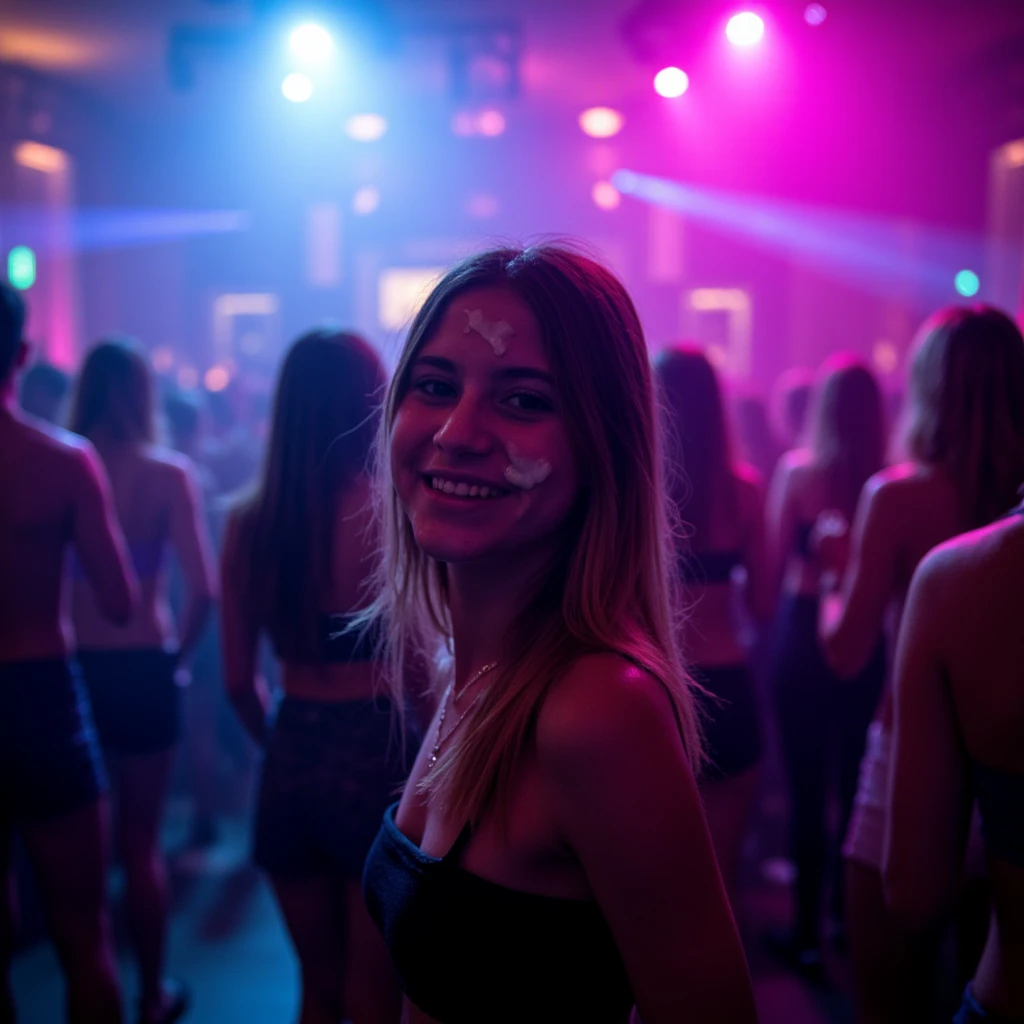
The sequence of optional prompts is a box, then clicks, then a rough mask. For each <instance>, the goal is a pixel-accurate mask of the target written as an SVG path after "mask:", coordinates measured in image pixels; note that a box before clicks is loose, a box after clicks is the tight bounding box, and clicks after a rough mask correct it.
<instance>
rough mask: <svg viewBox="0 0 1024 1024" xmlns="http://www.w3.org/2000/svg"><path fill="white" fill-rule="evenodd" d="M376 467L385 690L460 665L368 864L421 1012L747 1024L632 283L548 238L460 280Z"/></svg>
mask: <svg viewBox="0 0 1024 1024" xmlns="http://www.w3.org/2000/svg"><path fill="white" fill-rule="evenodd" d="M380 472H381V480H380V484H381V486H380V488H379V493H380V496H381V499H382V515H383V520H384V523H383V530H384V538H385V542H384V547H385V550H384V558H383V560H382V566H381V571H380V575H379V579H378V583H379V586H380V597H379V599H378V601H377V603H376V605H375V607H374V614H375V615H377V616H379V617H381V618H382V619H385V620H386V621H387V623H388V633H389V642H390V645H391V649H392V652H393V657H394V659H395V662H396V666H395V670H393V671H392V673H389V675H390V676H391V678H393V679H395V680H399V679H401V674H400V672H398V669H399V668H400V666H399V664H397V663H398V662H400V660H401V658H402V656H403V654H404V653H405V652H408V651H409V650H414V649H416V648H417V647H418V648H419V649H420V650H421V651H423V652H430V651H432V650H435V649H436V648H437V647H438V645H439V644H444V645H446V646H447V647H448V648H449V650H451V651H452V652H453V654H454V673H453V675H452V677H451V679H450V680H448V681H447V684H448V685H447V688H445V689H442V695H441V697H440V700H439V703H438V709H437V713H436V714H435V717H434V721H433V722H432V723H431V725H430V727H429V729H428V730H427V733H426V736H425V739H424V744H423V747H422V749H421V751H420V754H419V757H418V758H417V761H416V764H415V766H414V768H413V771H412V775H411V777H410V779H409V782H408V784H407V785H406V787H405V791H404V795H403V796H402V799H401V801H400V802H399V803H398V804H397V805H396V806H395V807H393V808H391V809H389V811H388V813H387V814H386V815H385V820H384V824H383V827H382V829H381V831H380V833H379V834H378V837H377V840H376V843H375V844H374V847H373V849H372V850H371V852H370V856H369V858H368V860H367V864H366V869H365V873H364V889H365V892H366V896H367V903H368V906H369V907H370V910H371V913H372V914H373V915H374V916H375V918H376V920H377V922H378V924H379V925H380V927H381V930H382V932H383V933H384V936H385V939H386V940H387V942H388V945H389V947H390V949H391V952H392V956H393V958H394V960H395V963H396V966H397V967H398V971H399V974H400V976H401V978H402V982H403V986H404V988H405V992H406V997H407V998H406V1019H407V1020H408V1021H409V1022H411V1024H424V1022H430V1021H442V1022H444V1024H460V1022H469V1021H474V1022H476V1021H480V1020H487V1021H492V1022H502V1021H513V1020H526V1019H528V1020H532V1021H538V1022H542V1021H556V1020H557V1021H564V1020H587V1021H588V1022H595V1024H602V1022H604V1024H619V1022H623V1021H625V1020H626V1019H627V1018H628V1017H629V1014H630V1012H631V1010H632V1008H633V1006H634V1005H635V1006H636V1007H637V1008H638V1009H639V1012H640V1013H641V1015H642V1017H643V1019H644V1022H645V1024H662V1022H668V1021H673V1022H675V1021H678V1020H681V1019H687V1018H690V1017H692V1018H693V1019H712V1018H713V1019H715V1020H722V1021H736V1022H742V1021H753V1020H754V1019H755V1011H754V1004H753V998H752V994H751V987H750V980H749V976H748V973H747V969H746V965H745V962H744V959H743V952H742V948H741V946H740V942H739V938H738V936H737V932H736V928H735V925H734V923H733V920H732V917H731V915H730V912H729V907H728V903H727V900H726V897H725V892H724V889H723V886H722V881H721V878H720V877H719V874H718V870H717V867H716V865H715V859H714V854H713V852H712V848H711V843H710V840H709V838H708V832H707V826H706V824H705V822H704V818H703V813H702V810H701V804H700V798H699V796H698V793H697V787H696V783H695V774H696V772H697V771H698V770H699V767H700V764H701V759H702V754H701V741H700V734H699V729H698V726H697V720H696V714H695V711H694V705H693V698H692V695H691V691H690V684H689V681H688V679H687V676H686V673H685V671H684V670H683V668H682V666H681V663H680V659H679V655H678V651H677V649H676V633H675V630H674V624H675V615H674V609H675V600H674V595H673V593H672V583H671V581H670V580H669V579H668V577H667V576H666V572H665V566H666V565H667V564H670V559H668V558H667V557H666V556H667V554H668V552H669V551H670V549H671V542H670V531H669V528H668V518H667V517H668V511H667V510H668V505H667V502H666V495H665V489H664V486H663V483H662V466H661V454H660V442H659V438H658V431H657V417H656V414H655V402H654V396H653V385H652V378H651V372H650V368H649V364H648V358H647V351H646V346H645V343H644V337H643V332H642V329H641V327H640V323H639V320H638V318H637V315H636V312H635V310H634V308H633V304H632V302H631V300H630V298H629V296H628V294H627V293H626V291H625V290H624V288H623V287H622V285H621V284H620V283H619V281H618V280H617V279H616V278H615V277H614V276H613V275H612V274H610V273H609V272H608V271H607V270H605V269H604V268H603V267H601V266H600V265H599V264H597V263H596V262H594V261H593V260H592V259H590V258H588V257H586V256H583V255H581V254H579V253H577V252H574V251H572V250H570V249H567V248H565V247H561V246H550V245H545V246H537V247H531V248H527V249H499V250H494V251H491V252H486V253H482V254H480V255H477V256H473V257H471V258H469V259H467V260H465V261H463V262H462V263H460V264H459V265H458V266H456V267H455V268H453V269H452V270H451V271H450V272H449V273H448V274H447V275H446V276H445V278H444V279H443V280H442V281H441V282H440V283H439V284H438V285H437V287H436V288H435V289H434V291H433V292H432V294H431V295H430V297H429V298H428V299H427V301H426V303H425V304H424V306H423V308H422V309H421V311H420V313H419V314H418V316H417V317H416V319H415V321H414V323H413V325H412V328H411V330H410V332H409V336H408V339H407V341H406V344H405V348H404V350H403V352H402V355H401V358H400V360H399V364H398V367H397V370H396V373H395V376H394V379H393V381H392V383H391V387H390V390H389V394H388V397H387V401H386V405H385V412H384V422H383V425H382V435H381V459H380ZM439 682H442V683H443V682H444V681H439ZM439 688H440V687H439ZM524 939H525V941H524Z"/></svg>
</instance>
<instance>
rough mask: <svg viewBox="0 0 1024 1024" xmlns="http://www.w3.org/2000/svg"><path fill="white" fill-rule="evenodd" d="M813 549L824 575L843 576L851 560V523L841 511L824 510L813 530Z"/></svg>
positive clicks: (815, 522)
mask: <svg viewBox="0 0 1024 1024" xmlns="http://www.w3.org/2000/svg"><path fill="white" fill-rule="evenodd" d="M811 550H812V551H813V552H814V553H815V555H816V556H817V559H818V564H819V566H820V567H821V571H822V575H831V576H833V577H841V576H842V575H843V573H844V572H845V571H846V563H847V562H848V561H849V560H850V524H849V522H848V521H847V519H846V516H844V515H843V514H842V513H841V512H836V511H828V512H822V513H821V515H820V516H818V518H817V519H816V520H815V521H814V529H813V530H812V531H811Z"/></svg>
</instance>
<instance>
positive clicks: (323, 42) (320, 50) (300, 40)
mask: <svg viewBox="0 0 1024 1024" xmlns="http://www.w3.org/2000/svg"><path fill="white" fill-rule="evenodd" d="M290 44H291V50H292V53H294V54H295V56H296V57H298V59H299V60H301V61H302V62H303V63H305V64H322V63H323V62H324V61H325V60H327V58H328V57H330V55H331V54H332V53H333V52H334V40H333V39H332V38H331V33H330V32H328V31H327V29H325V28H324V27H323V25H315V24H313V23H312V22H309V23H307V24H305V25H300V26H299V27H298V28H297V29H295V30H294V31H293V32H292V35H291V39H290Z"/></svg>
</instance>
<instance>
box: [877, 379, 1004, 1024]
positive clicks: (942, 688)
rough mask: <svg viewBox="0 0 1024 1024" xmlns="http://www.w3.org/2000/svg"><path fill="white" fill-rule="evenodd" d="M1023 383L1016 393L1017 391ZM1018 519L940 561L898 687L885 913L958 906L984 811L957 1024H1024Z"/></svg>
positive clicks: (907, 612)
mask: <svg viewBox="0 0 1024 1024" xmlns="http://www.w3.org/2000/svg"><path fill="white" fill-rule="evenodd" d="M1018 383H1020V382H1018ZM1022 576H1024V506H1021V507H1018V508H1017V509H1016V511H1015V512H1014V513H1013V514H1012V515H1010V516H1009V517H1007V518H1006V519H1004V520H1002V521H1001V522H998V523H996V524H994V525H992V526H989V527H985V528H983V529H981V530H977V531H975V532H972V533H969V534H965V535H964V536H961V537H958V538H956V539H955V540H952V541H949V542H947V543H946V544H943V545H941V546H940V547H938V548H936V549H935V550H934V551H932V552H931V553H930V554H929V555H928V556H927V557H926V558H925V559H924V560H923V561H922V562H921V564H920V565H919V566H918V569H917V571H916V572H915V573H914V577H913V579H912V581H911V585H910V589H909V591H908V594H907V602H906V607H905V609H904V613H903V622H902V625H901V627H900V638H899V645H898V653H897V658H896V671H895V677H894V680H893V737H892V752H893V753H892V778H891V781H890V802H889V811H888V815H887V819H886V823H887V828H886V831H887V837H888V838H887V842H886V845H885V858H884V863H883V880H884V883H885V895H886V901H887V903H888V905H889V907H890V909H891V910H892V912H893V915H894V916H895V917H896V918H897V919H898V920H899V921H901V922H902V923H903V924H904V925H905V926H906V927H908V928H911V929H913V930H915V931H922V930H925V931H926V930H928V929H931V928H934V927H935V926H936V925H938V924H940V923H941V922H942V921H943V920H944V919H946V918H947V917H948V916H949V914H950V913H951V912H952V911H953V909H954V908H955V906H956V902H957V897H958V890H959V885H960V879H961V877H962V875H963V871H964V860H965V856H966V848H967V845H968V834H969V831H970V821H971V808H972V804H973V803H974V801H975V800H976V801H977V804H978V808H979V810H980V814H981V825H982V836H983V839H984V843H985V847H986V850H987V858H986V860H987V868H988V877H989V882H990V886H991V898H992V913H991V918H990V925H989V929H988V938H987V941H986V944H985V948H984V952H983V953H982V955H981V959H980V962H979V963H978V967H977V972H976V973H975V975H974V977H973V979H972V980H971V982H970V983H969V985H968V987H967V988H966V990H965V992H964V996H963V1005H962V1007H961V1010H960V1012H959V1014H958V1015H957V1017H956V1020H955V1024H982V1022H984V1021H1021V1020H1024V944H1022V943H1021V936H1022V935H1024V688H1022V687H1021V685H1020V682H1021V666H1022V665H1024V633H1022V632H1021V629H1020V623H1021V612H1022V610H1024V604H1022V602H1021V600H1020V598H1019V596H1018V595H1019V591H1020V580H1021V578H1022Z"/></svg>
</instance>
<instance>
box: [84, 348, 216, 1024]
mask: <svg viewBox="0 0 1024 1024" xmlns="http://www.w3.org/2000/svg"><path fill="white" fill-rule="evenodd" d="M71 428H72V430H74V431H75V432H76V433H77V434H80V435H81V436H82V437H85V438H87V439H88V440H89V441H91V442H92V444H93V445H95V447H96V450H97V451H98V452H99V454H100V457H101V459H102V460H103V463H104V465H105V467H106V470H107V473H108V474H109V476H110V481H111V484H112V487H113V494H114V503H115V506H116V508H117V515H118V519H119V521H120V523H121V527H122V529H123V530H124V533H125V536H126V537H127V539H128V551H129V554H130V557H131V561H132V564H133V566H134V568H135V572H136V574H137V575H138V577H139V582H140V593H141V600H140V602H139V604H138V607H137V608H136V611H135V614H134V615H133V616H132V617H131V620H130V621H129V622H127V623H122V624H121V625H117V626H114V625H111V624H110V623H109V622H107V621H106V619H105V618H104V617H103V616H102V615H101V614H100V611H101V609H100V608H99V606H98V594H97V592H96V590H95V588H94V587H93V586H92V584H91V582H90V580H89V579H88V578H87V577H85V576H84V575H83V574H82V572H81V564H80V563H79V562H77V561H76V562H74V563H73V565H72V576H73V583H72V590H71V597H72V601H71V608H72V616H73V621H74V627H75V637H76V641H77V658H78V662H79V664H80V665H81V667H82V672H83V674H84V677H85V683H86V686H87V688H88V690H89V697H90V701H91V703H92V707H93V713H94V715H95V718H96V728H97V732H98V733H99V738H100V744H101V746H102V748H103V752H104V755H105V757H106V760H107V765H108V767H109V769H110V772H111V776H112V781H113V792H114V801H115V815H114V821H115V830H114V834H115V839H116V843H117V849H118V852H119V854H120V857H121V863H122V865H123V867H124V874H125V903H126V908H127V916H128V923H129V927H130V931H131V937H132V943H133V947H134V951H135V954H136V957H137V959H138V965H139V983H140V986H139V987H140V996H139V1018H140V1020H141V1021H142V1022H144V1024H165V1022H169V1021H173V1020H177V1019H178V1018H179V1017H180V1016H181V1015H182V1014H183V1013H184V1012H185V1011H186V1009H187V1008H188V1005H189V993H188V989H187V988H186V986H185V985H184V984H183V983H182V982H181V981H178V980H177V979H171V978H165V977H164V961H165V953H166V944H167V914H168V897H169V894H168V882H167V868H166V864H165V861H164V856H163V852H162V851H161V849H160V826H161V822H162V819H163V813H164V809H165V805H166V801H167V793H168V787H169V783H170V777H171V769H172V767H173V762H174V755H175V749H176V746H177V743H178V740H179V739H180V734H181V685H180V683H181V682H182V681H183V678H184V676H183V674H187V672H188V666H189V664H190V659H191V657H192V654H193V652H194V649H195V645H196V642H197V641H198V639H199V637H200V636H201V635H202V632H203V629H204V627H205V624H206V619H207V616H208V614H209V612H210V609H211V606H212V602H213V598H214V593H215V577H214V572H213V560H212V556H211V553H210V541H209V536H208V534H207V530H206V526H205V523H204V521H203V518H202V512H201V506H200V503H199V499H198V497H197V495H196V488H195V485H194V482H193V478H192V471H191V463H190V462H189V461H188V460H187V459H185V458H183V457H182V456H180V455H178V454H177V453H175V452H172V451H171V450H170V449H167V448H162V447H160V446H158V445H157V444H156V443H155V434H156V428H155V418H154V407H153V379H152V374H151V372H150V368H149V364H148V362H147V360H146V357H145V356H144V354H143V353H142V351H141V350H140V348H139V347H138V346H137V345H136V344H135V343H134V342H132V341H130V340H129V339H111V340H108V341H104V342H101V343H100V344H98V345H96V346H95V347H94V348H93V349H92V350H91V351H90V352H89V353H88V355H87V356H86V359H85V363H84V364H83V366H82V371H81V374H80V376H79V379H78V382H77V387H76V391H75V395H74V400H73V403H72V413H71ZM172 551H173V553H174V554H175V555H176V556H177V562H178V565H179V566H180V569H181V575H182V578H183V579H184V581H185V587H186V590H187V595H188V596H187V598H186V601H185V605H184V609H183V612H182V615H181V619H180V622H179V623H178V624H175V622H174V620H173V617H172V615H171V612H170V607H169V604H168V572H167V568H168V561H169V554H170V553H171V552H172Z"/></svg>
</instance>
